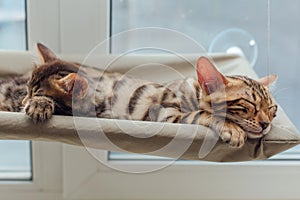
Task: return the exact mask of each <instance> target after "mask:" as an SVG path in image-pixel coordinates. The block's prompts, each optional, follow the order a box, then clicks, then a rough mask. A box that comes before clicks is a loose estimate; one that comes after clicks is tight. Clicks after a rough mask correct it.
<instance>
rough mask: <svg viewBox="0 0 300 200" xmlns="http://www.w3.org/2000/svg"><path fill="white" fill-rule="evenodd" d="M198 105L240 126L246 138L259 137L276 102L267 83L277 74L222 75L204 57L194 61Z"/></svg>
mask: <svg viewBox="0 0 300 200" xmlns="http://www.w3.org/2000/svg"><path fill="white" fill-rule="evenodd" d="M197 75H198V81H199V84H200V87H201V88H202V96H201V100H200V104H201V108H203V109H205V110H207V111H209V112H211V113H213V114H214V115H216V116H221V117H225V118H226V119H229V120H231V121H233V122H235V123H237V124H239V125H240V126H241V128H243V129H244V130H245V131H246V132H247V133H248V137H249V138H260V137H262V136H263V135H265V134H267V133H268V132H269V131H270V128H271V121H272V120H273V118H274V117H275V116H276V111H277V105H276V102H275V100H274V98H273V97H272V96H271V94H270V92H269V89H268V86H269V85H270V84H271V83H273V82H274V81H275V80H276V78H277V76H276V75H270V76H267V77H264V78H261V79H259V80H257V81H255V80H253V79H251V78H248V77H246V76H223V75H222V74H221V73H220V72H219V71H218V70H217V69H216V67H215V66H214V65H213V64H212V63H211V62H210V60H209V59H207V58H205V57H201V58H199V60H198V62H197Z"/></svg>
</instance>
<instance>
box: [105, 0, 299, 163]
mask: <svg viewBox="0 0 300 200" xmlns="http://www.w3.org/2000/svg"><path fill="white" fill-rule="evenodd" d="M268 3H269V4H268ZM268 5H269V7H268ZM299 7H300V1H297V0H287V1H285V2H284V3H283V2H282V1H280V0H272V1H270V2H268V1H267V0H251V1H250V0H249V1H240V0H227V1H224V0H210V1H207V0H188V1H181V0H164V1H160V0H150V1H139V0H112V14H111V16H112V19H111V22H112V23H111V26H112V27H111V35H112V36H113V35H115V34H118V33H120V32H122V31H126V30H128V29H134V28H143V27H161V28H168V29H173V30H176V31H179V32H181V33H183V34H185V35H187V36H189V37H191V38H193V39H194V40H196V41H197V42H199V43H200V44H201V45H203V47H204V49H205V50H206V52H235V53H240V54H242V55H244V56H245V57H246V58H247V59H248V61H249V62H250V63H251V64H252V66H253V67H254V70H255V71H256V72H257V73H258V75H259V76H265V75H266V74H278V76H279V78H278V81H277V82H276V84H275V87H274V88H273V89H272V92H273V95H274V96H275V98H276V100H277V101H278V102H279V104H280V105H281V106H282V107H283V109H284V110H285V111H286V113H287V114H288V116H289V117H290V119H291V120H292V121H293V123H294V124H295V125H296V126H297V127H298V129H299V127H300V120H299V113H300V106H298V99H299V98H300V90H299V89H298V86H299V85H300V79H299V78H298V76H299V66H298V65H299V63H300V57H299V53H300V43H299V35H300V28H299V27H298V26H297V25H296V24H299V22H300V15H299V9H298V8H299ZM278 11H280V12H278ZM268 14H270V15H269V17H270V18H269V19H270V29H268V26H269V22H268ZM269 31H270V32H269ZM269 36H270V37H269ZM128 38H129V39H128V40H124V41H122V42H120V41H118V42H116V43H114V40H112V44H111V52H112V53H124V52H125V51H126V50H130V49H131V48H132V45H134V44H135V43H144V42H145V41H149V40H159V39H161V38H149V37H136V36H135V37H131V38H130V37H128ZM174 43H177V44H178V45H184V44H180V42H179V41H174ZM170 45H172V44H171V42H170ZM179 53H197V52H193V51H191V52H187V51H186V50H185V52H179ZM298 149H300V148H298ZM298 152H299V150H297V147H296V148H294V149H292V150H289V151H287V152H286V153H285V154H281V155H278V156H276V157H275V158H276V159H295V157H300V156H299V153H298ZM111 156H112V157H113V153H112V154H111ZM116 156H117V155H116ZM118 158H120V154H118Z"/></svg>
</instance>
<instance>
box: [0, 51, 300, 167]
mask: <svg viewBox="0 0 300 200" xmlns="http://www.w3.org/2000/svg"><path fill="white" fill-rule="evenodd" d="M198 57H199V55H185V59H184V60H183V59H181V58H178V57H175V56H169V55H168V56H156V55H152V56H138V55H137V56H133V55H131V56H125V57H122V59H121V61H120V59H115V58H117V57H116V56H100V57H95V58H89V59H88V60H85V64H90V65H94V66H97V63H98V65H99V63H102V66H99V67H102V68H103V67H104V66H106V65H107V64H108V63H109V64H110V65H109V69H110V70H111V69H113V70H116V71H120V72H123V73H124V72H128V73H129V74H130V75H133V76H137V77H139V78H145V79H148V80H155V81H158V82H166V81H169V80H172V79H176V78H178V77H176V75H175V74H180V75H179V76H194V75H195V72H194V68H193V67H192V66H191V64H190V63H192V64H195V63H196V60H197V58H198ZM211 58H213V60H214V62H215V64H216V65H217V66H218V67H219V69H220V71H221V72H223V73H225V74H241V75H247V76H250V77H252V78H257V77H256V74H255V73H254V71H253V70H252V68H251V67H250V65H249V63H248V62H247V61H246V60H245V59H244V58H242V57H239V56H236V55H225V54H224V55H223V54H213V55H211ZM64 59H66V60H71V61H78V62H82V61H83V58H81V57H80V56H64ZM112 60H119V61H118V62H113V63H111V61H112ZM34 62H37V59H36V58H35V57H34V56H32V55H31V54H30V53H28V52H0V74H1V75H7V74H23V73H26V72H27V71H30V70H31V69H32V67H33V63H34ZM145 63H160V65H155V66H154V67H152V68H151V69H150V68H149V67H148V68H147V67H145V68H143V69H142V70H141V69H140V68H137V69H136V70H132V67H133V66H140V65H141V64H145ZM165 66H168V67H165ZM279 78H280V76H279ZM0 139H14V140H35V141H56V142H57V141H58V142H63V143H67V144H72V145H79V146H85V147H88V148H96V149H104V150H111V151H122V152H134V153H143V154H148V155H156V156H164V157H171V158H176V159H177V158H181V159H191V160H207V161H217V162H232V161H246V160H258V159H266V158H268V157H270V156H272V155H274V154H277V153H279V152H281V151H284V150H286V149H289V148H291V147H293V146H295V145H297V144H299V143H300V137H299V135H298V133H297V130H296V128H295V126H294V125H293V124H292V123H291V121H290V120H289V119H288V117H287V116H286V115H285V113H284V111H283V110H282V109H281V108H280V109H279V111H278V115H277V117H276V118H275V119H274V121H273V123H272V130H271V132H270V133H269V134H268V135H267V136H266V137H264V138H262V139H258V140H247V142H246V144H245V146H244V147H243V148H241V149H235V148H230V147H229V146H228V144H226V143H224V142H222V141H217V139H216V136H215V134H213V133H212V132H211V130H210V129H208V128H206V127H203V126H197V125H185V124H184V125H183V124H170V123H157V122H141V121H129V120H128V121H126V120H114V119H99V118H80V117H67V116H54V117H53V118H52V119H51V120H49V121H48V122H46V123H44V124H33V123H32V121H31V120H30V119H29V118H27V117H26V116H25V114H24V113H9V112H0Z"/></svg>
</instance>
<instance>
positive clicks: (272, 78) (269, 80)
mask: <svg viewBox="0 0 300 200" xmlns="http://www.w3.org/2000/svg"><path fill="white" fill-rule="evenodd" d="M276 80H277V75H275V74H272V75H269V76H265V77H263V78H261V79H259V80H258V81H257V82H259V83H260V84H262V85H263V86H265V87H267V86H269V85H271V84H272V83H274V82H275V81H276Z"/></svg>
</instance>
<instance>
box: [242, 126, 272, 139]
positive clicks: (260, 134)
mask: <svg viewBox="0 0 300 200" xmlns="http://www.w3.org/2000/svg"><path fill="white" fill-rule="evenodd" d="M270 130H271V124H270V123H268V125H267V126H266V127H264V129H262V131H261V132H247V135H248V137H249V138H252V139H255V138H261V137H263V136H264V135H267V134H268V133H269V132H270Z"/></svg>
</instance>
